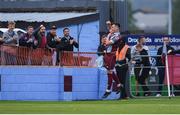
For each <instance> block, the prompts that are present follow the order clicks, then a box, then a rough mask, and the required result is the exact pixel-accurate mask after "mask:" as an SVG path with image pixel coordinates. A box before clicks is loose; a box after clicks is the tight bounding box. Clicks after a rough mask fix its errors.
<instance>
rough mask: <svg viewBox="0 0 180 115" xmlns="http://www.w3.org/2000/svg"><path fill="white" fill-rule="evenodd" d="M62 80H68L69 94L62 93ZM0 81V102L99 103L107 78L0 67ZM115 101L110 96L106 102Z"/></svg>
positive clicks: (97, 73) (98, 73)
mask: <svg viewBox="0 0 180 115" xmlns="http://www.w3.org/2000/svg"><path fill="white" fill-rule="evenodd" d="M66 76H72V91H68V92H67V91H64V85H65V84H64V77H66ZM0 80H1V83H0V100H28V101H59V100H64V101H72V100H99V99H101V97H102V95H103V93H104V91H105V89H106V84H107V75H106V71H105V70H103V69H99V68H59V67H32V66H29V67H28V66H24V67H23V66H1V67H0ZM66 85H68V84H66ZM118 97H119V95H116V94H115V92H112V93H111V95H110V96H109V97H108V98H107V99H117V98H118Z"/></svg>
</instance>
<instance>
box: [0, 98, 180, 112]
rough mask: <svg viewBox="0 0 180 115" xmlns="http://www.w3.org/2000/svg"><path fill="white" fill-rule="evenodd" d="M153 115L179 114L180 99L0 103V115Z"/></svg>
mask: <svg viewBox="0 0 180 115" xmlns="http://www.w3.org/2000/svg"><path fill="white" fill-rule="evenodd" d="M11 113H16V114H20V113H22V114H23V113H28V114H33V113H37V114H46V113H47V114H53V113H64V114H66V113H68V114H73V113H76V114H81V113H83V114H85V113H87V114H94V113H97V114H114V113H116V114H125V113H128V114H131V113H137V114H141V113H142V114H153V113H156V114H158V113H165V114H172V113H177V114H178V113H180V98H179V97H174V98H171V99H168V98H148V99H147V98H146V99H128V100H111V101H72V102H62V101H59V102H44V101H43V102H35V101H34V102H31V101H0V114H11Z"/></svg>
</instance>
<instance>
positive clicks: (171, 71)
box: [128, 55, 180, 98]
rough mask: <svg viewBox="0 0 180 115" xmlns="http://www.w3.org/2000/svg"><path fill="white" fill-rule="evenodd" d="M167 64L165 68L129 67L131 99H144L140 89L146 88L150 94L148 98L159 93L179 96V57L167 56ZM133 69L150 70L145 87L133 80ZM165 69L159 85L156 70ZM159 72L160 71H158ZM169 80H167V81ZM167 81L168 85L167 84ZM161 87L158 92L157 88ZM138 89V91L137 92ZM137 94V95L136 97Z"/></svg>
mask: <svg viewBox="0 0 180 115" xmlns="http://www.w3.org/2000/svg"><path fill="white" fill-rule="evenodd" d="M159 56H161V55H156V56H152V57H153V58H156V57H159ZM150 57H151V56H150ZM166 58H167V62H168V63H167V64H166V66H155V65H153V66H149V67H148V66H145V67H134V66H132V65H129V72H130V73H131V76H130V77H128V78H129V79H130V93H131V96H132V97H136V98H137V97H144V95H143V94H144V93H147V92H146V91H143V90H142V89H141V87H143V86H148V88H149V91H148V92H150V93H151V95H150V96H158V95H156V94H159V92H161V96H168V97H172V96H180V56H178V55H168V56H167V57H166ZM133 68H151V70H150V73H147V74H149V77H148V78H147V80H146V83H147V85H142V84H138V85H137V84H136V83H137V81H136V80H135V75H134V72H132V70H133ZM162 68H164V69H165V77H164V80H163V83H162V84H159V78H160V77H159V76H158V69H162ZM159 72H161V71H159ZM167 78H169V80H168V79H167ZM168 81H169V83H168ZM159 86H162V87H163V88H162V90H161V91H159V90H158V87H159ZM137 89H139V91H137ZM136 94H139V95H136Z"/></svg>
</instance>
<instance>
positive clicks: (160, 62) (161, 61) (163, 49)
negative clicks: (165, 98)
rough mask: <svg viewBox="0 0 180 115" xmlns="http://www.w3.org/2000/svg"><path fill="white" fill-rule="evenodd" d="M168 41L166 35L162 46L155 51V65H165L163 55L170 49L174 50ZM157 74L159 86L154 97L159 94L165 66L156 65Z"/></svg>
mask: <svg viewBox="0 0 180 115" xmlns="http://www.w3.org/2000/svg"><path fill="white" fill-rule="evenodd" d="M169 42H170V40H169V38H168V37H164V38H163V46H162V47H160V48H159V49H158V52H157V55H158V57H157V58H156V64H157V66H165V56H166V55H167V54H169V52H170V51H174V48H173V47H171V46H170V45H169ZM159 55H161V56H159ZM158 76H159V85H160V86H159V87H158V93H157V95H156V97H160V96H161V90H162V85H163V82H164V76H165V67H158Z"/></svg>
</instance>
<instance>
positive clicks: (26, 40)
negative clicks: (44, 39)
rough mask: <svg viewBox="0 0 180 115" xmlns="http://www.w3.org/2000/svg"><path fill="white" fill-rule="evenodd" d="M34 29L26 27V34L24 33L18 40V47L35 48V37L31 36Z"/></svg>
mask: <svg viewBox="0 0 180 115" xmlns="http://www.w3.org/2000/svg"><path fill="white" fill-rule="evenodd" d="M33 33H34V28H33V27H32V26H28V27H27V33H25V34H24V35H23V36H22V37H21V38H20V39H19V45H20V46H26V47H29V48H30V47H33V48H34V47H35V46H36V45H37V43H35V36H34V35H33Z"/></svg>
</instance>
